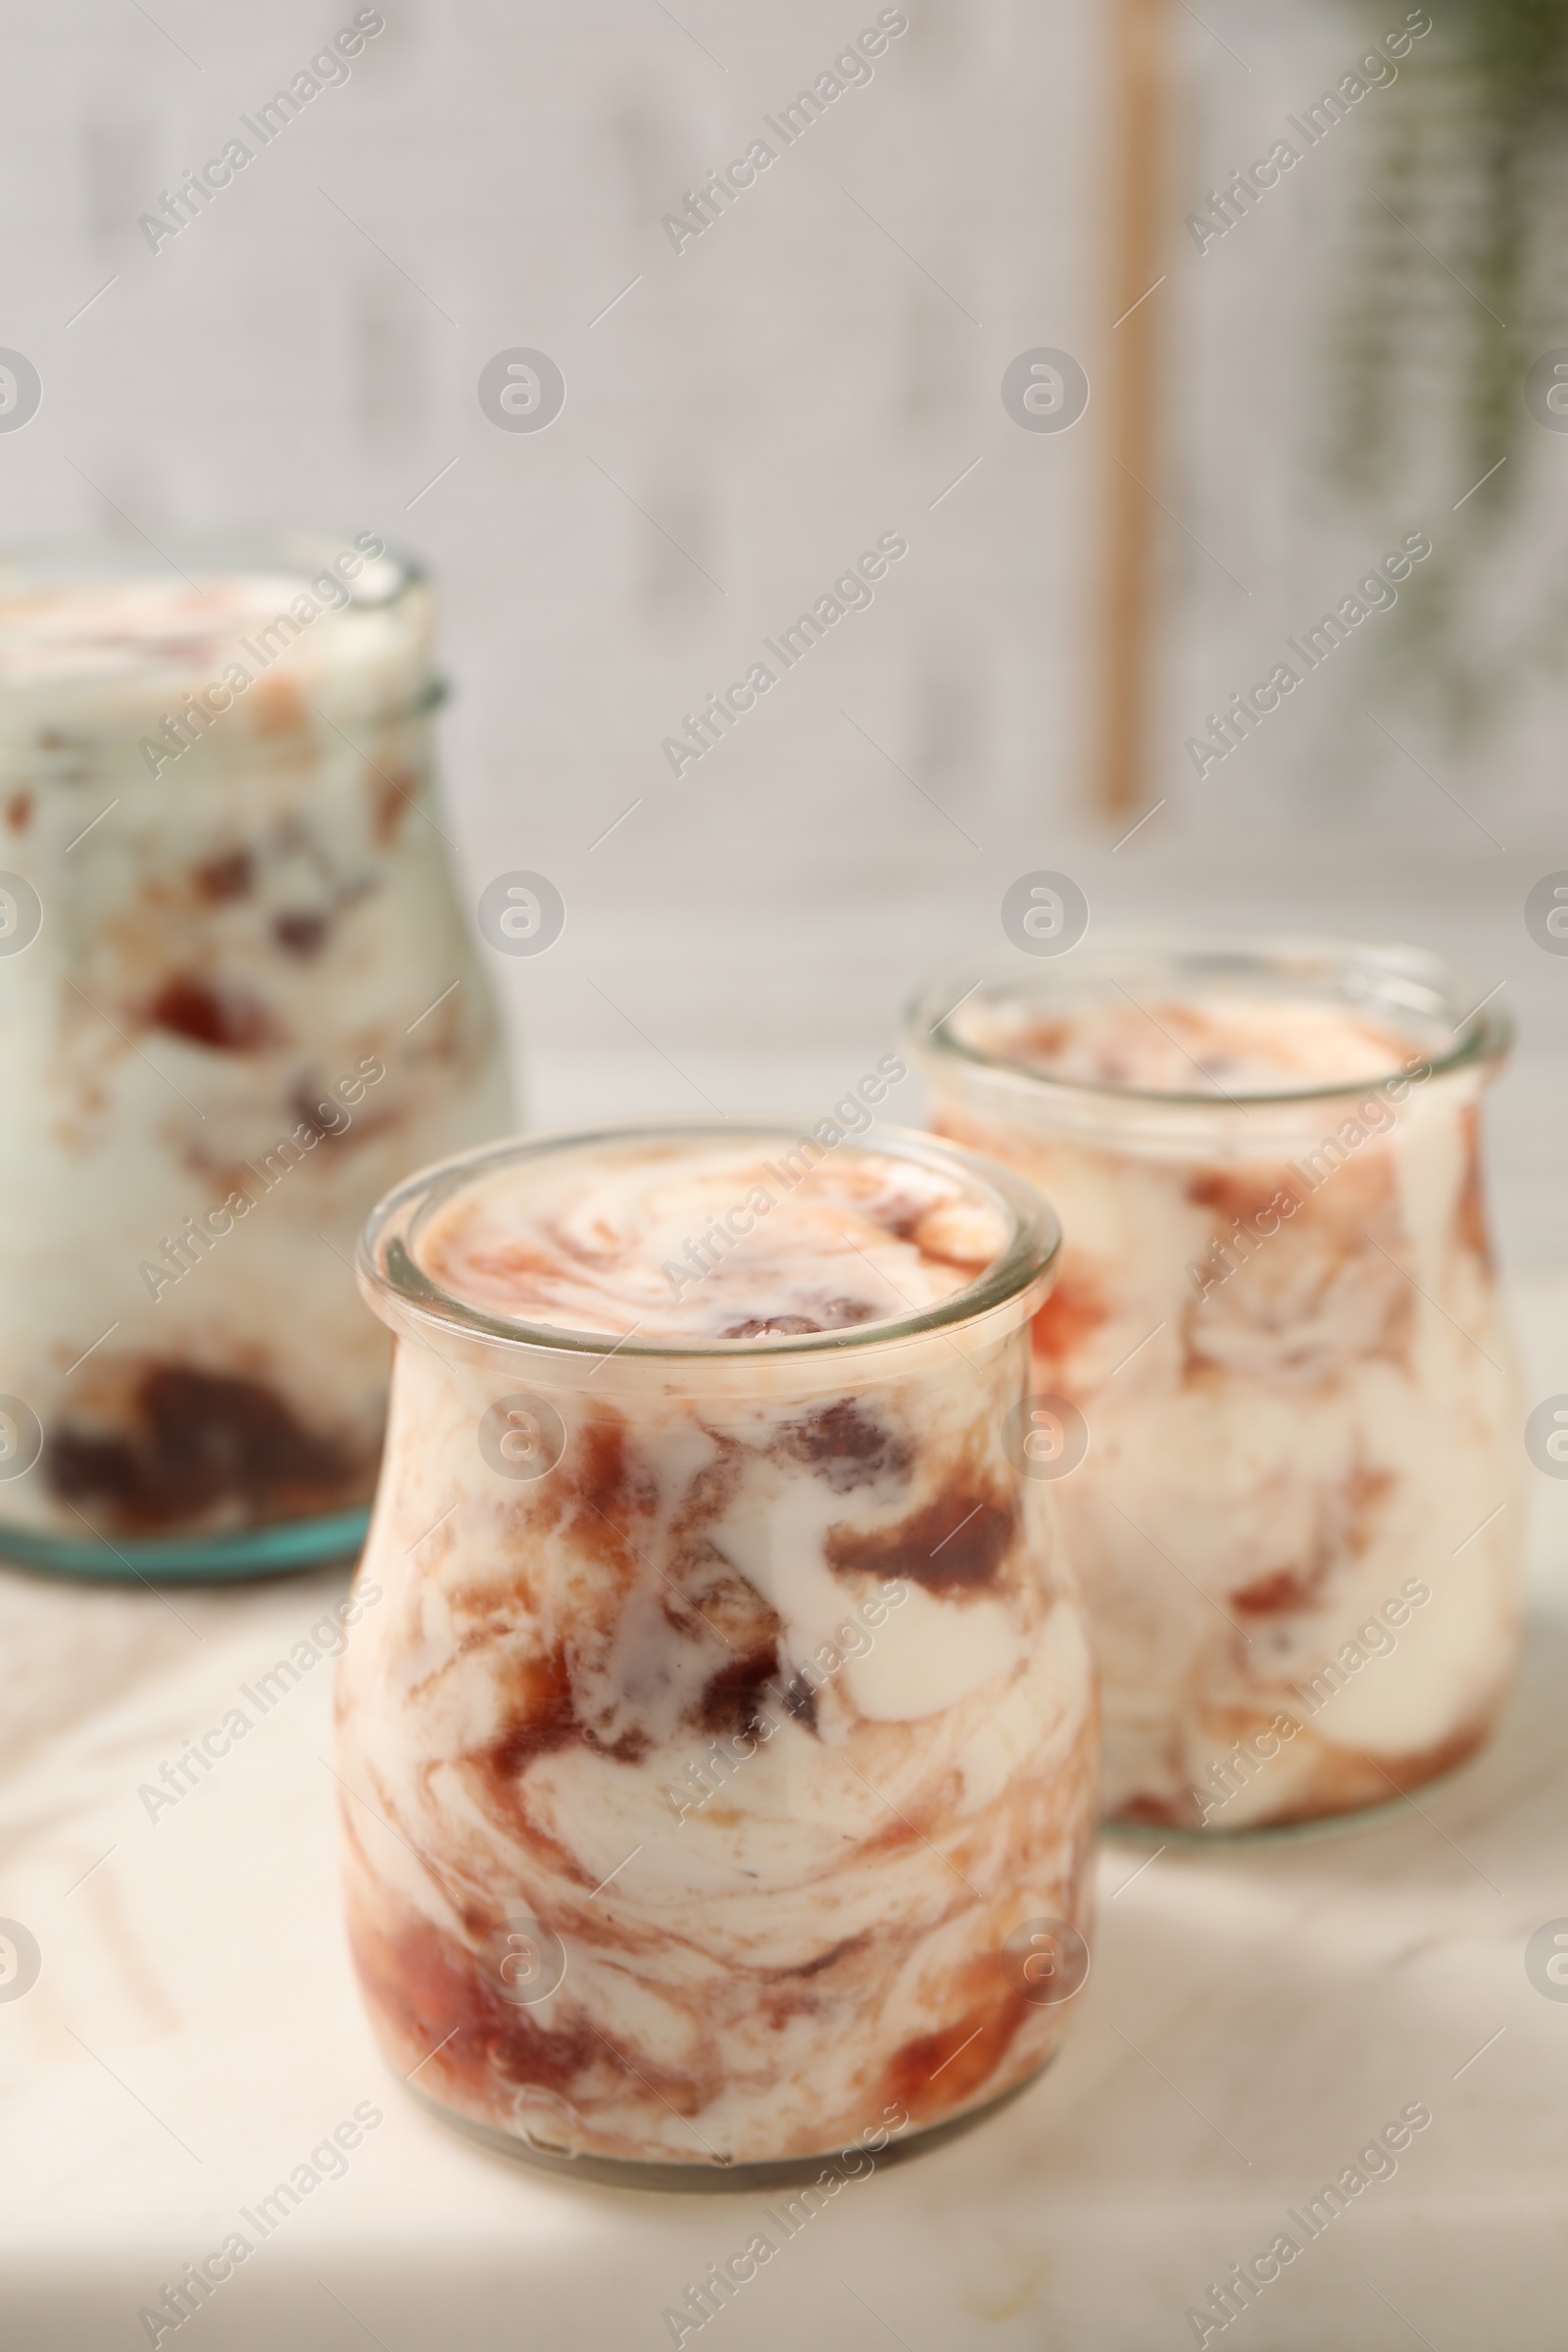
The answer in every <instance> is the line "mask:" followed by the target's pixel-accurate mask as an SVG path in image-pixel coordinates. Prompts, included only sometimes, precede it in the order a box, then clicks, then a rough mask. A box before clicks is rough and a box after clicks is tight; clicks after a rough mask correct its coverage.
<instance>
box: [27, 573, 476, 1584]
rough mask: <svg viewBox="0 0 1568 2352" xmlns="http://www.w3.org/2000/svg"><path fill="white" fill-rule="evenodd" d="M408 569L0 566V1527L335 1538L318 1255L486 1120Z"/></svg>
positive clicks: (338, 1397)
mask: <svg viewBox="0 0 1568 2352" xmlns="http://www.w3.org/2000/svg"><path fill="white" fill-rule="evenodd" d="M430 634H431V631H430V592H429V588H428V586H427V584H426V581H425V579H424V577H423V575H422V573H421V572H420V571H419V569H418V567H417V565H416V564H412V563H410V562H409V561H407V560H406V559H404V558H401V557H398V556H395V555H390V554H388V553H387V552H386V550H385V549H384V547H383V546H382V543H381V541H380V540H379V539H377V538H375V537H374V536H373V535H372V534H369V533H362V534H361V535H360V536H359V538H358V539H357V540H353V541H347V540H345V541H344V542H342V543H341V544H340V543H338V542H337V541H334V540H329V539H325V538H320V539H316V538H310V537H306V536H303V535H292V536H290V535H280V536H273V537H268V538H266V539H262V540H258V541H256V542H252V543H245V542H235V541H231V542H225V543H224V544H222V545H220V546H208V545H198V546H176V547H174V548H173V549H172V551H171V554H170V556H169V559H168V563H167V564H163V565H160V564H158V563H157V561H156V560H155V559H154V558H152V557H151V556H150V555H149V554H148V552H147V550H146V549H144V548H143V549H137V550H135V551H131V552H127V551H126V550H124V549H123V548H116V547H113V546H107V545H106V546H88V547H83V548H61V549H56V550H42V551H25V552H23V553H21V554H18V555H15V556H13V557H11V558H9V559H8V560H6V561H5V562H4V563H0V1096H3V1099H4V1102H5V1104H6V1110H7V1117H6V1121H5V1129H4V1137H3V1140H0V1155H3V1163H0V1164H3V1171H4V1178H3V1182H4V1197H5V1201H6V1209H7V1214H6V1217H5V1219H4V1223H3V1225H0V1554H3V1555H5V1556H8V1557H10V1558H13V1559H19V1560H22V1561H25V1562H26V1563H29V1564H31V1565H33V1566H36V1567H42V1568H51V1569H55V1570H58V1571H63V1572H67V1573H78V1574H91V1575H101V1576H108V1577H128V1576H134V1575H138V1574H139V1575H147V1574H156V1575H159V1576H163V1577H180V1576H215V1575H222V1574H228V1573H234V1574H253V1573H255V1572H256V1571H258V1570H261V1569H269V1568H280V1567H290V1566H295V1565H299V1564H302V1563H304V1562H306V1561H309V1560H313V1559H318V1558H321V1557H328V1556H334V1555H339V1554H341V1553H343V1552H345V1551H348V1550H352V1549H353V1548H354V1547H355V1546H356V1545H357V1544H358V1543H359V1541H360V1540H361V1538H362V1536H363V1532H364V1528H365V1525H366V1517H367V1505H368V1499H369V1495H370V1494H371V1491H372V1488H373V1484H374V1478H375V1469H376V1462H377V1458H378V1454H379V1450H380V1442H381V1429H382V1421H383V1416H384V1410H385V1393H386V1379H387V1350H386V1348H385V1345H384V1342H383V1340H382V1335H380V1334H379V1333H376V1332H374V1331H373V1330H369V1331H368V1330H367V1328H366V1318H365V1315H364V1312H363V1309H362V1308H361V1306H360V1302H359V1300H358V1299H357V1297H356V1295H355V1286H354V1275H353V1253H354V1250H355V1246H356V1243H357V1239H358V1235H359V1232H360V1229H361V1227H362V1226H363V1224H364V1220H365V1217H366V1215H367V1213H368V1209H369V1208H370V1206H371V1205H372V1204H373V1202H374V1201H375V1200H376V1199H377V1198H378V1197H379V1195H380V1194H381V1193H382V1192H384V1191H385V1189H386V1187H387V1186H388V1184H389V1183H391V1182H392V1181H394V1179H395V1178H396V1177H397V1176H398V1175H399V1174H400V1173H401V1172H402V1171H403V1170H405V1169H407V1168H409V1167H410V1166H414V1165H417V1164H419V1163H420V1162H422V1161H425V1160H428V1159H431V1158H434V1157H436V1156H437V1155H439V1154H440V1153H441V1152H449V1151H452V1150H454V1149H456V1148H459V1147H461V1146H464V1145H467V1144H472V1143H475V1142H477V1141H479V1140H481V1139H482V1138H483V1137H485V1136H487V1135H493V1134H495V1133H497V1132H498V1131H501V1130H503V1129H505V1128H506V1127H507V1126H508V1125H509V1124H510V1106H509V1099H508V1092H509V1090H508V1086H507V1081H506V1076H505V1069H504V1063H503V1057H502V1050H501V1043H500V1038H499V1034H498V1029H497V1024H496V1021H495V1018H494V1014H493V1011H492V1006H491V1002H490V998H489V994H488V991H487V988H486V985H485V983H484V981H483V980H482V978H481V976H480V974H479V972H478V970H477V968H476V965H475V960H474V956H473V952H472V950H471V948H470V945H469V940H468V934H467V930H466V925H465V922H464V920H463V918H462V915H461V913H460V910H459V907H458V905H457V901H456V898H455V895H454V888H453V878H452V873H451V869H450V866H449V863H448V857H447V843H446V839H445V836H444V835H443V834H442V832H441V830H440V821H441V820H440V814H439V809H438V806H437V804H436V801H435V798H434V786H433V777H432V769H431V713H432V711H433V710H434V708H435V706H436V704H437V702H438V701H439V699H440V692H441V690H440V687H439V685H438V683H437V681H436V678H435V674H434V671H433V668H432V663H431V644H430Z"/></svg>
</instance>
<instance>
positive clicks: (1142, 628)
mask: <svg viewBox="0 0 1568 2352" xmlns="http://www.w3.org/2000/svg"><path fill="white" fill-rule="evenodd" d="M1168 13H1169V12H1168V7H1167V0H1116V17H1115V25H1114V30H1113V35H1112V72H1113V75H1114V108H1115V122H1114V128H1113V134H1112V168H1113V171H1114V174H1115V178H1114V201H1113V213H1112V221H1113V225H1112V243H1111V254H1110V272H1109V284H1110V292H1111V303H1110V308H1109V311H1108V313H1107V331H1106V337H1105V341H1106V345H1107V360H1106V366H1105V371H1104V373H1105V402H1106V410H1107V417H1106V432H1105V442H1104V447H1105V450H1106V466H1105V470H1106V476H1107V479H1106V485H1105V581H1104V606H1103V615H1102V629H1103V640H1102V658H1101V695H1102V701H1101V709H1100V741H1099V751H1098V759H1097V761H1096V768H1095V789H1094V799H1095V806H1096V807H1097V808H1098V809H1102V810H1103V812H1104V813H1105V814H1106V815H1107V816H1114V817H1121V816H1125V815H1128V814H1130V813H1131V812H1132V811H1133V810H1135V809H1141V808H1143V807H1144V806H1145V805H1146V803H1147V801H1148V799H1149V779H1148V774H1147V764H1148V740H1147V739H1148V731H1149V706H1150V673H1151V669H1152V662H1153V657H1154V597H1153V586H1154V583H1153V566H1154V560H1155V554H1156V548H1157V531H1156V524H1157V517H1158V509H1157V507H1156V506H1155V505H1154V502H1153V499H1152V496H1151V495H1150V488H1146V487H1145V486H1144V485H1150V487H1151V488H1152V474H1153V472H1154V470H1155V464H1156V456H1157V448H1156V441H1157V421H1158V417H1159V412H1160V401H1159V397H1158V387H1157V384H1156V380H1155V369H1156V366H1157V352H1158V336H1157V332H1156V328H1157V323H1158V318H1159V305H1160V303H1161V301H1162V300H1163V298H1164V290H1163V288H1161V289H1160V291H1159V292H1158V293H1152V292H1151V288H1152V287H1153V286H1154V285H1156V283H1157V281H1158V279H1159V276H1160V253H1161V243H1162V239H1161V235H1160V217H1159V216H1160V200H1161V197H1162V194H1163V190H1164V158H1165V130H1166V114H1167V104H1166V86H1165V84H1166V67H1165V26H1166V20H1167V17H1168Z"/></svg>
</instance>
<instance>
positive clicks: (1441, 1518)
mask: <svg viewBox="0 0 1568 2352" xmlns="http://www.w3.org/2000/svg"><path fill="white" fill-rule="evenodd" d="M1482 995H1483V991H1482V989H1481V988H1480V987H1477V988H1475V989H1473V990H1472V989H1471V988H1470V987H1469V986H1468V984H1467V983H1465V982H1464V981H1463V980H1462V979H1460V978H1459V977H1458V976H1457V975H1455V974H1453V973H1451V972H1450V971H1448V970H1447V969H1446V967H1445V966H1444V965H1442V964H1441V963H1439V962H1438V961H1437V960H1436V959H1434V958H1432V957H1430V956H1425V955H1421V954H1418V953H1416V952H1414V951H1406V950H1402V949H1392V948H1391V949H1382V948H1358V947H1351V946H1345V945H1340V944H1327V945H1324V944H1318V943H1304V944H1293V943H1289V942H1287V943H1285V944H1283V945H1267V946H1265V945H1261V944H1258V943H1250V942H1236V943H1231V944H1227V943H1225V942H1223V941H1221V942H1218V943H1214V944H1211V945H1199V944H1195V943H1193V942H1173V943H1161V942H1152V943H1150V942H1145V943H1143V944H1139V943H1136V942H1129V943H1126V944H1124V945H1119V944H1117V943H1115V942H1112V943H1109V944H1107V945H1106V946H1104V947H1099V948H1084V949H1079V950H1077V951H1076V952H1074V953H1073V954H1072V955H1071V956H1062V957H1061V958H1060V959H1059V960H1052V961H1050V962H1049V963H1048V962H1042V963H1040V964H1038V965H1037V966H1036V967H1035V968H1034V969H1033V970H1018V969H1017V968H1013V969H1012V970H1011V971H1009V972H1008V973H1007V974H1005V975H996V974H992V975H989V976H984V977H982V978H981V979H980V980H979V981H975V980H974V977H973V974H972V972H971V973H963V974H959V975H956V976H955V977H953V978H952V979H950V980H946V981H944V982H942V983H941V984H939V985H938V986H937V987H935V988H933V989H932V990H931V991H930V992H929V993H928V994H926V995H925V996H924V997H923V998H922V999H921V1000H920V1001H919V1002H918V1003H917V1005H915V1007H914V1008H913V1012H912V1016H911V1029H912V1034H913V1038H914V1041H915V1048H916V1052H917V1054H918V1055H919V1058H920V1060H921V1062H922V1063H923V1065H924V1067H925V1070H926V1073H927V1075H928V1077H929V1080H930V1083H931V1087H932V1092H933V1123H934V1125H935V1126H936V1127H937V1128H938V1130H939V1131H940V1132H941V1133H942V1134H944V1135H947V1136H952V1137H955V1138H956V1139H957V1140H958V1141H959V1142H961V1143H964V1144H967V1145H969V1146H970V1147H971V1148H973V1149H974V1150H977V1151H983V1152H989V1153H991V1154H993V1155H994V1156H996V1157H997V1158H1000V1159H1005V1160H1007V1161H1009V1162H1010V1163H1011V1164H1012V1165H1013V1166H1014V1167H1016V1168H1019V1169H1021V1170H1023V1171H1024V1172H1025V1173H1026V1174H1028V1175H1029V1176H1031V1177H1032V1178H1033V1179H1034V1181H1035V1182H1036V1183H1037V1184H1039V1185H1040V1186H1041V1187H1042V1188H1043V1189H1044V1190H1045V1191H1047V1192H1048V1193H1049V1195H1050V1197H1051V1199H1052V1200H1053V1201H1054V1202H1055V1203H1056V1205H1057V1207H1058V1208H1059V1210H1060V1212H1061V1215H1062V1218H1063V1222H1064V1224H1065V1227H1066V1231H1067V1236H1068V1240H1067V1243H1066V1247H1065V1249H1064V1251H1063V1255H1062V1263H1061V1271H1060V1276H1059V1279H1058V1281H1057V1283H1056V1286H1055V1288H1054V1291H1053V1293H1052V1296H1051V1298H1050V1299H1048V1301H1047V1302H1046V1304H1045V1306H1044V1307H1043V1308H1042V1310H1041V1312H1040V1314H1039V1315H1038V1316H1037V1318H1036V1322H1035V1332H1034V1349H1035V1397H1036V1403H1035V1410H1036V1413H1037V1425H1036V1426H1037V1435H1038V1436H1039V1439H1040V1443H1041V1446H1042V1448H1043V1450H1044V1451H1045V1452H1046V1453H1048V1454H1049V1455H1050V1457H1051V1464H1052V1467H1053V1468H1054V1471H1055V1472H1056V1473H1057V1474H1058V1475H1057V1478H1056V1494H1057V1497H1058V1501H1059V1504H1060V1508H1061V1513H1062V1522H1063V1527H1064V1530H1065V1533H1066V1538H1067V1544H1068V1548H1069V1550H1070V1552H1071V1554H1072V1557H1073V1561H1074V1565H1075V1567H1076V1569H1077V1572H1078V1574H1079V1575H1080V1577H1081V1578H1082V1580H1083V1584H1084V1592H1085V1598H1086V1600H1087V1602H1088V1605H1089V1609H1090V1615H1091V1622H1092V1626H1093V1632H1094V1640H1095V1644H1096V1651H1097V1657H1098V1662H1099V1665H1100V1670H1101V1676H1102V1696H1103V1707H1104V1739H1105V1783H1106V1789H1105V1793H1106V1803H1107V1808H1108V1814H1109V1817H1110V1818H1111V1819H1112V1820H1116V1821H1121V1822H1125V1823H1146V1824H1152V1825H1155V1826H1157V1828H1158V1829H1159V1831H1160V1834H1161V1835H1164V1834H1165V1832H1166V1831H1167V1830H1168V1829H1170V1830H1176V1831H1178V1832H1179V1831H1182V1830H1192V1831H1198V1830H1201V1831H1204V1832H1208V1833H1223V1832H1227V1831H1239V1830H1257V1829H1262V1828H1264V1827H1269V1826H1274V1825H1280V1824H1285V1823H1297V1822H1311V1821H1316V1820H1319V1819H1321V1818H1323V1817H1326V1816H1330V1815H1335V1814H1342V1813H1350V1812H1354V1811H1357V1810H1359V1809H1362V1808H1365V1807H1369V1806H1375V1805H1379V1804H1383V1803H1389V1802H1393V1801H1396V1800H1397V1797H1398V1793H1399V1792H1400V1791H1402V1790H1406V1789H1417V1788H1419V1787H1420V1786H1421V1785H1422V1784H1423V1783H1424V1782H1426V1781H1430V1780H1432V1779H1433V1778H1435V1777H1436V1776H1437V1775H1439V1774H1441V1773H1443V1772H1446V1771H1447V1770H1448V1769H1449V1768H1450V1767H1452V1766H1454V1765H1456V1764H1458V1763H1459V1762H1460V1761H1461V1760H1462V1759H1463V1758H1465V1757H1466V1756H1468V1755H1469V1754H1470V1753H1471V1752H1472V1751H1473V1750H1474V1749H1476V1748H1477V1747H1478V1746H1479V1745H1480V1744H1481V1743H1482V1741H1484V1740H1485V1739H1486V1738H1487V1736H1488V1734H1489V1732H1490V1731H1491V1729H1492V1727H1493V1725H1494V1723H1495V1720H1496V1717H1497V1713H1498V1710H1499V1708H1500V1707H1501V1704H1502V1701H1503V1698H1504V1696H1505V1694H1506V1692H1507V1690H1508V1686H1509V1680H1510V1677H1511V1674H1512V1671H1513V1666H1514V1660H1515V1652H1516V1648H1517V1642H1518V1607H1517V1538H1518V1510H1517V1508H1516V1507H1515V1506H1514V1500H1513V1498H1514V1494H1515V1464H1516V1460H1517V1457H1518V1454H1519V1446H1518V1443H1517V1429H1516V1397H1515V1388H1514V1380H1513V1371H1512V1362H1511V1356H1510V1351H1509V1344H1508V1340H1507V1337H1506V1335H1505V1333H1504V1332H1503V1330H1502V1329H1501V1328H1500V1326H1499V1320H1498V1312H1497V1300H1496V1296H1495V1282H1494V1276H1493V1268H1492V1260H1491V1255H1490V1251H1489V1248H1488V1236H1487V1224H1486V1216H1485V1211H1484V1207H1483V1201H1482V1191H1481V1170H1480V1107H1481V1095H1482V1091H1483V1089H1484V1088H1485V1087H1486V1085H1487V1083H1488V1081H1489V1080H1490V1079H1491V1078H1492V1077H1493V1075H1494V1074H1495V1071H1496V1069H1497V1067H1498V1064H1499V1062H1500V1061H1501V1059H1502V1057H1503V1055H1504V1054H1505V1052H1506V1049H1507V1045H1508V1042H1509V1030H1508V1024H1507V1022H1506V1019H1505V1017H1504V1016H1503V1015H1502V1014H1501V1013H1500V1012H1499V1010H1498V1009H1497V1007H1496V1005H1495V998H1494V999H1492V1000H1489V1001H1487V1002H1485V1003H1481V1004H1478V1002H1477V1000H1478V999H1480V998H1481V997H1482Z"/></svg>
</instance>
